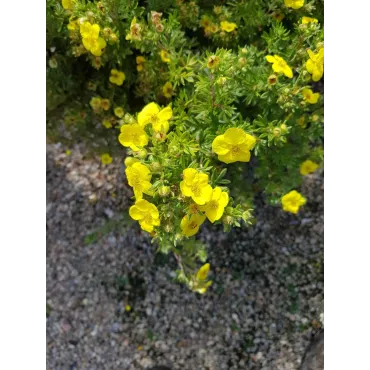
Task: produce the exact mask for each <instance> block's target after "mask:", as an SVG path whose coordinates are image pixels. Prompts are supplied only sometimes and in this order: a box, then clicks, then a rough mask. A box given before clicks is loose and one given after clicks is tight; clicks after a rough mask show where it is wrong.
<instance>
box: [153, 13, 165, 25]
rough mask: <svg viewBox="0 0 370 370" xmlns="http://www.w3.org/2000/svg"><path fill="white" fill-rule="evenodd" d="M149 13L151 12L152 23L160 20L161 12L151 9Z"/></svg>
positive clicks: (157, 22)
mask: <svg viewBox="0 0 370 370" xmlns="http://www.w3.org/2000/svg"><path fill="white" fill-rule="evenodd" d="M151 14H152V23H153V24H154V25H157V24H159V23H160V22H161V17H162V13H158V12H155V11H152V12H151Z"/></svg>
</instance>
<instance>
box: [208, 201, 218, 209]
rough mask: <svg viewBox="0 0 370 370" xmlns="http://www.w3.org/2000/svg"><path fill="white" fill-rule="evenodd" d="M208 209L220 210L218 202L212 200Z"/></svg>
mask: <svg viewBox="0 0 370 370" xmlns="http://www.w3.org/2000/svg"><path fill="white" fill-rule="evenodd" d="M208 207H209V208H211V209H217V208H218V202H217V201H216V200H211V201H210V202H209V203H208Z"/></svg>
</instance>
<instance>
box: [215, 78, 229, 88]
mask: <svg viewBox="0 0 370 370" xmlns="http://www.w3.org/2000/svg"><path fill="white" fill-rule="evenodd" d="M226 81H227V79H226V77H220V78H218V79H217V81H216V84H217V85H221V86H224V85H225V84H226Z"/></svg>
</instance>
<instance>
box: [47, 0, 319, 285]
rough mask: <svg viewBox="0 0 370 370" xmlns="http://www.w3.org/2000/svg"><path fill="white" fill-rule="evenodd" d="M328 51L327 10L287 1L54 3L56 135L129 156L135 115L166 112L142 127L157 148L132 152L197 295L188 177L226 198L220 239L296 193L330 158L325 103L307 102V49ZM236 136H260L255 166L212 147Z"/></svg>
mask: <svg viewBox="0 0 370 370" xmlns="http://www.w3.org/2000/svg"><path fill="white" fill-rule="evenodd" d="M62 5H63V6H62ZM64 8H67V9H64ZM302 17H311V18H312V17H314V18H317V19H318V20H319V21H318V22H309V23H305V22H303V21H302ZM89 24H90V27H92V28H94V27H95V31H96V30H98V32H97V33H96V32H95V36H94V32H93V31H91V29H90V28H89V29H88V30H87V28H86V27H87V25H89ZM321 49H323V1H320V0H313V1H310V2H307V1H306V2H305V4H304V6H303V7H301V8H300V9H292V8H287V7H286V6H285V5H284V1H283V0H272V1H268V2H267V1H263V0H230V1H229V2H228V3H227V4H226V5H225V3H224V2H222V1H216V2H214V1H196V0H193V1H183V0H176V1H171V0H149V1H140V2H138V1H128V0H127V1H126V0H102V1H98V2H97V1H83V0H76V1H73V0H72V1H67V0H64V1H63V3H62V2H61V1H59V0H47V134H48V138H49V139H50V140H52V141H61V142H63V143H65V144H67V145H72V144H73V143H74V142H79V141H83V142H84V143H85V145H86V147H87V148H88V150H90V151H91V152H95V153H99V154H102V153H110V154H111V155H113V156H123V154H124V150H123V147H122V145H124V144H122V145H121V144H120V142H119V140H118V136H119V135H120V131H121V128H122V127H128V126H130V127H131V126H132V125H137V122H138V124H139V125H140V124H141V123H140V119H139V117H138V113H139V112H140V111H142V109H143V107H144V106H145V105H146V104H148V103H150V102H156V103H157V104H158V105H159V106H160V107H161V108H160V109H163V107H164V106H167V107H169V108H170V109H171V111H172V117H171V119H170V121H169V129H164V126H162V128H161V129H156V128H155V127H154V124H153V126H150V125H146V126H144V125H142V126H143V128H144V129H145V134H144V135H147V137H148V141H149V143H148V144H147V145H142V147H140V148H139V149H140V150H139V151H138V150H136V149H135V150H132V149H131V150H128V154H129V155H131V156H133V157H134V158H135V159H136V160H138V161H140V163H141V164H143V165H145V166H147V168H148V169H149V170H150V173H151V185H152V187H151V189H150V196H149V195H148V194H146V193H145V195H144V199H146V200H149V201H150V202H151V204H153V205H155V207H156V208H157V210H158V212H159V220H160V225H158V227H156V228H155V230H154V231H153V232H151V235H152V237H153V241H155V242H156V243H157V245H158V250H159V251H160V252H162V253H166V254H167V253H174V255H175V256H176V259H177V261H178V263H179V267H180V270H179V271H178V279H179V280H180V281H182V282H185V283H186V284H188V285H189V286H191V287H192V289H194V290H197V291H199V292H203V291H204V290H203V289H204V288H206V286H205V285H204V282H202V281H201V280H199V279H198V278H196V277H195V272H196V263H195V262H196V261H197V260H198V261H200V262H203V263H204V262H205V261H206V259H207V254H206V248H205V246H204V245H203V244H201V243H200V242H199V241H197V240H195V237H189V238H188V237H187V236H188V235H186V234H184V230H183V225H182V226H181V221H182V220H183V219H184V217H188V220H189V222H190V218H191V216H190V215H191V214H197V215H199V216H200V215H203V212H205V211H204V210H202V209H200V210H198V211H196V212H195V213H192V212H191V207H192V203H193V201H192V200H191V198H190V197H188V196H185V195H184V194H183V192H182V190H181V188H180V183H181V181H183V176H184V170H185V169H187V168H194V169H196V170H197V171H199V172H200V173H202V174H206V175H208V179H209V184H210V185H211V186H212V188H215V187H220V189H221V190H222V191H223V192H225V193H227V194H228V197H229V198H228V199H229V200H228V204H227V206H226V207H225V209H224V210H223V213H222V217H221V218H218V219H217V220H216V221H214V223H215V224H222V225H223V228H224V230H225V231H229V230H230V229H231V227H241V225H242V224H243V223H244V224H246V225H248V224H251V223H253V215H252V211H253V198H254V195H255V193H256V192H263V193H264V194H265V195H266V199H267V201H268V202H269V203H270V204H273V205H278V204H280V203H281V198H282V196H283V195H285V194H287V193H289V192H290V191H291V190H293V189H297V188H299V186H300V184H301V182H302V173H301V172H300V166H301V165H302V163H303V162H305V161H307V160H311V161H313V162H315V163H316V164H317V165H319V166H320V165H321V163H322V160H323V97H322V96H320V97H319V98H318V99H316V98H317V97H316V98H315V96H311V95H307V94H313V92H312V91H311V92H308V93H307V91H308V90H307V89H312V90H313V91H314V92H315V91H321V87H320V83H321V81H319V82H318V83H316V82H315V83H313V81H312V78H313V74H312V73H313V72H312V70H311V69H310V68H309V64H308V63H307V61H308V60H310V58H311V57H310V55H309V54H308V50H310V51H312V52H313V53H314V54H315V55H318V53H319V51H320V50H321ZM268 55H269V56H271V57H269V58H270V60H269V61H267V60H266V57H267V56H268ZM275 56H278V57H281V58H283V59H284V61H285V62H286V63H285V62H284V61H283V62H284V63H285V65H284V63H283V62H281V61H278V60H277V59H274V58H275ZM273 60H275V62H273ZM272 63H273V64H272ZM310 63H312V61H311V62H310ZM322 63H323V60H322ZM319 67H320V66H319ZM319 67H318V68H319ZM315 68H316V67H315ZM114 70H117V71H119V72H123V74H121V77H120V78H121V81H119V82H117V81H118V80H115V79H114V78H113V79H112V76H113V75H114V73H115V72H114ZM289 70H290V72H291V74H292V75H290V72H289ZM320 78H321V76H320ZM315 80H317V79H315ZM321 92H322V91H321ZM315 99H316V101H315ZM117 107H119V108H122V110H123V112H124V114H123V115H121V114H118V113H116V111H115V108H117ZM169 108H168V109H169ZM152 123H153V122H152ZM234 128H238V129H241V130H243V131H244V132H245V133H246V134H248V135H249V136H250V137H252V138H254V140H255V144H253V148H251V160H250V161H249V163H244V162H241V161H236V162H234V163H229V164H228V163H225V161H223V160H222V159H220V158H222V157H220V156H218V155H217V154H216V153H215V152H214V150H213V149H212V148H213V146H212V145H213V143H214V141H215V139H216V138H218V137H220V136H221V135H223V134H224V133H225V132H226V131H227V130H228V129H234ZM121 135H122V134H121ZM120 140H121V139H120ZM121 143H122V140H121ZM125 146H128V145H125ZM144 146H145V148H144ZM126 173H127V172H126ZM134 189H135V187H134ZM138 200H139V199H138V198H137V197H136V201H138ZM284 209H285V210H286V208H284ZM197 212H198V213H197ZM290 212H293V213H296V212H294V211H292V210H290ZM207 217H208V216H207ZM212 223H213V222H212ZM117 227H118V223H115V222H113V223H112V224H111V225H108V226H105V229H104V230H103V232H109V230H113V229H114V228H117ZM142 227H143V226H142ZM147 231H148V230H147ZM99 235H101V231H97V232H95V233H92V234H90V235H89V236H88V237H87V238H86V242H87V243H91V242H94V241H95V240H96V239H97V238H98V237H99Z"/></svg>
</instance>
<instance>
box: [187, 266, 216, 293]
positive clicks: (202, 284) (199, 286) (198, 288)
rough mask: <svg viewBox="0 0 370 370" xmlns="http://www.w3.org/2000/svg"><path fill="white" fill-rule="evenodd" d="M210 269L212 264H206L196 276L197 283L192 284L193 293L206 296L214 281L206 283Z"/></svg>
mask: <svg viewBox="0 0 370 370" xmlns="http://www.w3.org/2000/svg"><path fill="white" fill-rule="evenodd" d="M209 269H210V264H209V263H206V264H204V265H203V266H202V267H201V268H200V269H199V270H198V272H197V274H196V276H195V279H196V281H195V282H192V283H191V284H190V285H191V288H192V290H193V291H195V292H198V293H200V294H204V293H205V292H206V291H207V288H208V287H209V286H210V285H211V284H212V281H208V282H206V280H207V277H208V273H209Z"/></svg>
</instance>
